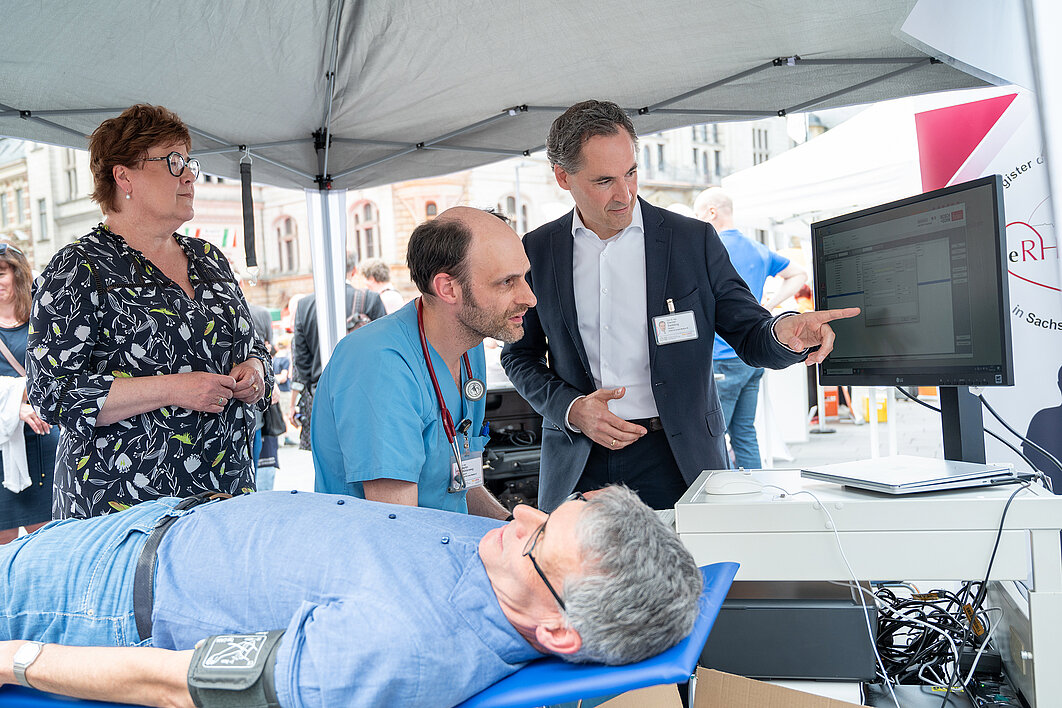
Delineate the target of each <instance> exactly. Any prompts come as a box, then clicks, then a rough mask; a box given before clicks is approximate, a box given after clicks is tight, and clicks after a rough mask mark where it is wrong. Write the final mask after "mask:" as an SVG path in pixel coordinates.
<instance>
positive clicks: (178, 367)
mask: <svg viewBox="0 0 1062 708" xmlns="http://www.w3.org/2000/svg"><path fill="white" fill-rule="evenodd" d="M173 237H174V238H175V239H177V242H178V243H179V244H180V246H181V248H182V249H183V250H184V253H185V255H186V256H187V257H188V278H189V280H190V281H191V283H192V287H193V288H194V289H195V298H194V299H193V298H189V297H188V295H187V294H186V293H185V292H184V290H182V289H181V287H180V286H179V285H177V284H176V283H175V282H173V281H172V280H170V279H169V278H168V277H167V276H166V275H165V274H163V272H162V271H161V270H159V269H158V268H157V267H156V266H155V265H153V264H152V263H151V261H150V260H148V259H147V258H146V257H145V256H144V255H143V254H142V253H140V252H139V251H137V250H135V249H133V248H131V247H130V246H129V245H128V244H127V243H126V241H125V239H123V238H121V237H120V236H118V235H116V234H114V233H112V232H111V231H110V230H109V229H108V228H107V227H106V226H104V225H103V224H100V225H99V226H97V227H96V228H95V229H93V231H92V232H91V233H89V234H88V235H86V236H83V237H82V238H80V239H78V240H77V241H76V242H75V243H73V244H71V245H69V246H66V247H65V248H63V249H61V250H60V251H59V252H58V253H56V254H55V256H54V257H53V258H52V260H51V262H50V263H49V264H48V267H47V268H46V269H45V270H44V272H43V273H42V274H41V275H40V277H38V278H37V280H36V283H35V285H36V295H35V296H34V298H33V310H32V313H31V316H30V331H29V342H28V345H27V350H28V356H27V357H26V359H27V361H26V368H27V372H28V375H29V386H28V388H29V399H30V402H31V403H32V404H33V405H34V407H36V408H37V409H38V411H39V412H40V416H41V417H42V418H44V420H46V421H48V422H49V423H51V424H52V425H61V426H62V429H63V435H62V437H61V438H60V444H59V450H58V454H57V455H56V464H55V488H54V494H53V498H52V516H53V518H56V519H65V518H71V517H74V518H85V517H89V516H99V515H100V514H107V513H111V512H114V511H121V510H122V509H125V508H127V507H128V506H130V505H133V504H136V503H138V502H141V501H145V500H148V499H155V498H158V497H165V496H180V497H184V496H189V495H192V494H196V493H198V492H202V491H205V490H217V491H222V492H228V493H230V494H239V493H241V492H250V491H254V468H253V465H252V464H251V443H252V440H253V437H254V411H253V410H252V407H251V406H249V405H246V404H243V403H241V402H240V401H239V400H237V399H235V398H233V399H232V400H230V401H229V404H228V405H227V406H226V407H225V410H224V411H222V412H221V413H219V414H211V413H201V412H198V411H194V410H190V409H187V408H178V407H176V406H166V407H164V408H159V409H157V410H153V411H149V412H147V413H141V414H139V415H134V416H132V417H129V418H126V419H124V420H120V421H118V422H116V423H114V424H112V425H106V426H100V427H97V426H96V416H97V414H98V413H99V411H100V409H101V408H102V407H103V404H104V402H105V401H106V400H107V394H108V392H109V391H110V386H111V382H112V381H113V380H114V379H115V378H116V377H121V376H152V375H160V374H175V373H182V372H190V371H208V372H211V373H217V374H227V373H229V372H230V371H231V370H232V367H233V366H235V365H236V364H239V363H240V362H243V361H246V360H247V359H249V358H251V357H256V358H259V359H261V360H262V361H263V363H264V364H265V372H266V382H265V390H266V391H272V389H273V369H272V366H271V365H270V362H269V355H268V354H267V352H266V349H265V346H264V345H263V344H262V342H261V341H260V340H259V339H258V338H257V336H256V335H255V334H254V328H253V327H252V326H251V317H250V314H249V312H248V308H247V302H246V301H245V300H244V297H243V293H242V292H241V291H240V288H239V286H238V284H237V283H236V280H235V278H234V276H233V274H232V269H231V268H230V267H229V264H228V261H227V260H226V258H225V256H224V255H223V254H222V253H221V251H220V250H219V249H217V248H214V247H212V246H211V245H210V244H209V243H207V242H206V241H202V240H200V239H196V238H189V237H185V236H181V235H178V234H174V235H173ZM267 405H268V399H263V400H262V401H260V402H259V403H258V406H259V407H260V408H261V409H263V410H264V409H265V407H266V406H267Z"/></svg>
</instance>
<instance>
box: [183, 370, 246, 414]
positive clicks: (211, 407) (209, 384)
mask: <svg viewBox="0 0 1062 708" xmlns="http://www.w3.org/2000/svg"><path fill="white" fill-rule="evenodd" d="M174 376H176V377H177V378H178V380H179V383H177V386H178V389H179V390H178V391H177V392H176V395H175V398H176V405H177V406H180V407H181V408H190V409H192V410H194V411H202V412H203V413H220V412H221V411H223V410H225V406H227V405H228V403H229V399H231V398H234V397H235V396H236V393H235V391H236V379H234V378H233V377H232V376H226V375H224V374H211V373H209V372H206V371H190V372H188V373H185V374H175V375H174Z"/></svg>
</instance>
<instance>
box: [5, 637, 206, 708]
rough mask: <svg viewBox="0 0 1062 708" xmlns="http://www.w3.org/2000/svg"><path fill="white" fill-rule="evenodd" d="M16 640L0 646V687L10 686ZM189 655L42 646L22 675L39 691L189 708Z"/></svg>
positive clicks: (135, 649) (146, 649)
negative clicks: (34, 659)
mask: <svg viewBox="0 0 1062 708" xmlns="http://www.w3.org/2000/svg"><path fill="white" fill-rule="evenodd" d="M23 644H25V642H24V641H21V640H12V641H4V642H0V684H7V683H10V684H14V683H16V681H15V676H14V671H13V670H12V667H13V660H14V655H15V651H16V650H17V649H18V648H19V647H20V646H22V645H23ZM191 660H192V651H191V650H187V651H173V650H170V649H155V648H152V647H68V646H62V645H60V644H45V645H44V647H43V649H41V653H40V654H39V655H38V657H37V660H36V661H34V662H33V664H32V665H31V666H30V667H29V669H27V671H26V680H27V681H29V683H30V685H32V686H33V687H34V688H36V689H39V690H41V691H47V692H49V693H59V694H62V695H64V696H73V697H75V698H88V699H92V700H97V701H118V702H121V703H133V704H137V705H145V706H160V707H168V706H179V707H180V708H193V705H194V704H193V703H192V696H191V694H190V693H189V691H188V666H189V664H190V663H191Z"/></svg>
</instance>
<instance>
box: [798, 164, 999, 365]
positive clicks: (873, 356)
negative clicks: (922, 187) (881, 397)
mask: <svg viewBox="0 0 1062 708" xmlns="http://www.w3.org/2000/svg"><path fill="white" fill-rule="evenodd" d="M811 244H812V253H813V258H814V273H815V306H816V309H819V310H828V309H835V308H839V307H859V308H861V309H862V311H861V312H860V314H859V316H858V317H855V318H852V319H848V320H838V321H835V322H832V323H831V326H832V327H833V329H834V332H835V333H836V334H837V341H836V342H835V343H834V349H833V352H832V353H831V354H830V356H828V357H827V358H826V360H825V361H824V362H823V363H822V364H821V365H820V367H819V381H820V383H822V384H826V385H837V384H841V385H849V384H854V385H864V386H890V385H897V386H898V385H921V386H1010V385H1012V384H1013V383H1014V381H1013V379H1014V367H1013V360H1012V357H1011V343H1010V317H1009V309H1010V307H1009V297H1008V294H1007V293H1008V291H1007V271H1006V259H1005V254H1004V251H1005V247H1006V232H1005V222H1004V216H1003V185H1002V180H1001V179H1000V178H999V176H998V175H993V176H991V177H984V178H981V179H977V180H974V181H972V182H966V183H964V184H958V185H954V186H951V187H945V188H943V189H938V190H935V191H932V192H927V193H925V194H922V195H919V196H917V197H911V198H909V199H903V200H900V201H897V202H891V203H889V204H883V205H881V206H877V207H873V208H870V209H864V210H863V211H858V212H855V213H853V214H846V215H844V216H838V217H835V218H833V219H827V220H826V221H820V222H817V223H814V224H812V225H811Z"/></svg>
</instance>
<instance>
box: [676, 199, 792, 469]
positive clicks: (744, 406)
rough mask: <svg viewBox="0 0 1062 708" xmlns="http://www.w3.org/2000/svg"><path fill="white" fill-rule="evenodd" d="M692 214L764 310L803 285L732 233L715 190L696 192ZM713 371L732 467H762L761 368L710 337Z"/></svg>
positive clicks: (780, 259)
mask: <svg viewBox="0 0 1062 708" xmlns="http://www.w3.org/2000/svg"><path fill="white" fill-rule="evenodd" d="M693 211H694V213H696V215H697V218H698V219H700V220H701V221H707V222H708V223H709V224H711V225H712V226H714V227H715V230H716V231H717V232H718V233H719V238H720V240H722V242H723V245H724V246H726V250H727V253H728V254H729V256H730V262H731V263H733V265H734V269H735V270H737V272H738V274H739V275H740V276H741V277H742V278H744V280H745V284H746V285H748V286H749V290H751V291H752V294H753V295H755V296H756V299H757V300H759V301H760V302H761V304H763V306H764V307H765V308H766V309H768V310H773V309H774V308H775V307H777V306H778V305H780V304H782V303H783V302H785V301H786V300H787V299H788V298H789V297H791V296H793V295H795V294H796V292H797V291H798V290H800V286H802V285H803V284H804V283H805V282H806V281H807V279H808V274H807V271H805V270H804V269H803V268H801V267H800V266H798V265H796V264H795V263H792V262H791V261H790V260H789V259H788V258H785V257H784V256H780V255H778V254H777V253H775V252H773V251H771V250H770V249H768V248H767V247H766V246H764V245H763V244H762V243H759V242H757V241H753V240H752V239H750V238H749V237H747V236H745V235H744V234H743V233H741V232H740V231H738V230H737V229H735V228H734V202H733V201H732V200H731V199H730V196H729V195H728V194H727V193H726V192H724V191H723V190H722V189H720V188H719V187H710V188H708V189H706V190H704V191H703V192H701V193H700V194H699V195H698V196H697V199H696V201H695V202H694V204H693ZM771 276H777V277H779V278H781V279H782V283H781V285H779V286H778V289H777V290H775V292H774V294H773V295H772V296H771V297H770V299H768V300H766V301H764V299H763V285H764V283H765V282H767V278H768V277H771ZM712 366H713V367H714V369H715V371H716V373H719V374H722V375H723V376H724V378H723V380H721V381H719V383H718V390H719V402H720V403H721V404H722V405H723V415H724V416H725V417H726V430H727V434H728V435H729V436H730V447H731V449H732V450H733V451H734V463H735V464H736V466H738V467H744V468H745V469H757V468H759V467H760V466H761V464H762V463H761V461H760V460H761V458H760V445H759V441H758V440H757V439H756V426H755V425H754V423H755V421H756V398H757V396H758V395H759V392H760V379H761V378H762V377H763V369H759V368H755V367H752V366H749V365H748V364H746V363H745V362H743V361H742V360H741V359H739V358H738V355H737V352H735V351H734V348H733V347H731V346H730V345H729V344H727V343H726V341H724V340H723V338H722V337H720V336H719V335H718V334H717V335H715V346H714V348H713V351H712Z"/></svg>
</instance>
